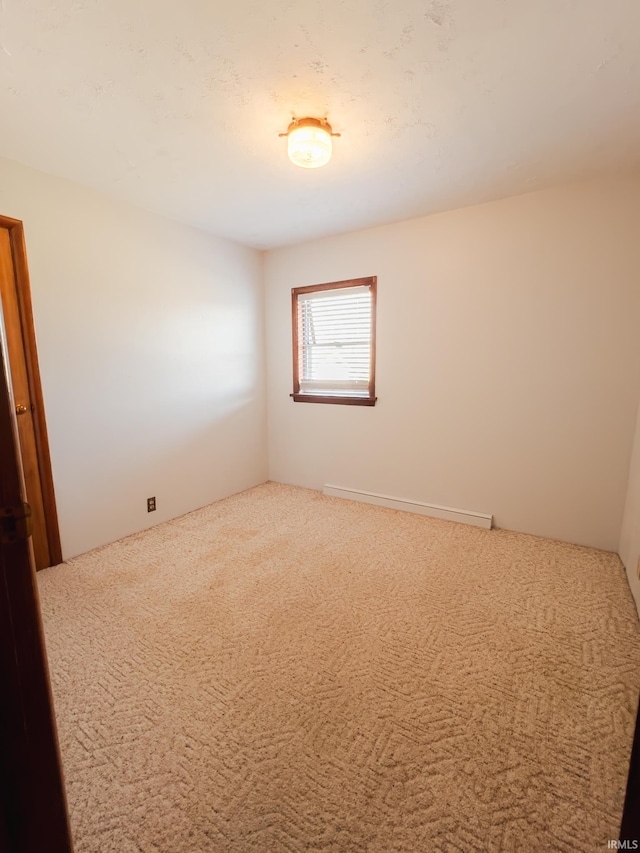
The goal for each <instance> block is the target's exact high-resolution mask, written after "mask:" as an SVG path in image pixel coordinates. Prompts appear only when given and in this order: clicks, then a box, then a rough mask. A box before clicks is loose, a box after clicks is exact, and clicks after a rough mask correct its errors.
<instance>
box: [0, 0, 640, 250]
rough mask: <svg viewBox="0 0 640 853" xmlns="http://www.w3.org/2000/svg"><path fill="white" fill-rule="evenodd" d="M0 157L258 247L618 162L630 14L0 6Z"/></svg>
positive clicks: (581, 9) (627, 108)
mask: <svg viewBox="0 0 640 853" xmlns="http://www.w3.org/2000/svg"><path fill="white" fill-rule="evenodd" d="M292 115H296V116H299V117H302V116H305V115H313V116H324V115H326V116H327V117H328V118H329V120H330V121H331V122H332V124H333V126H334V129H335V130H337V131H340V132H341V133H342V137H341V138H340V139H337V140H336V141H335V143H334V157H333V160H332V161H331V163H330V164H329V165H328V166H326V167H325V168H323V169H320V170H317V171H310V170H303V169H299V168H297V167H295V166H293V165H291V164H290V163H289V161H288V159H287V157H286V141H285V140H283V139H279V138H278V132H279V131H282V130H285V129H286V127H287V124H288V123H289V121H290V120H291V116H292ZM0 155H4V156H5V157H9V158H12V159H15V160H19V161H21V162H23V163H27V164H29V165H32V166H35V167H36V168H39V169H42V170H44V171H47V172H52V173H54V174H57V175H62V176H64V177H67V178H71V179H72V180H75V181H78V182H80V183H83V184H87V185H89V186H92V187H96V188H98V189H101V190H103V191H105V192H107V193H109V194H111V195H114V196H118V197H121V198H124V199H127V200H129V201H131V202H133V203H135V204H138V205H140V206H142V207H145V208H148V209H150V210H155V211H158V212H160V213H163V214H165V215H167V216H170V217H173V218H175V219H180V220H182V221H185V222H188V223H190V224H193V225H196V226H199V227H201V228H205V229H207V230H210V231H212V232H214V233H216V234H219V235H221V236H225V237H230V238H232V239H234V240H238V241H240V242H242V243H247V244H250V245H253V246H257V247H260V248H266V247H273V246H279V245H284V244H290V243H294V242H298V241H300V240H304V239H308V238H312V237H317V236H321V235H325V234H331V233H337V232H341V231H347V230H353V229H356V228H362V227H367V226H371V225H377V224H381V223H385V222H391V221H396V220H399V219H407V218H409V217H413V216H419V215H424V214H427V213H430V212H433V211H436V210H443V209H447V208H452V207H459V206H462V205H467V204H473V203H476V202H479V201H485V200H488V199H491V198H498V197H502V196H507V195H514V194H517V193H521V192H525V191H528V190H532V189H536V188H540V187H544V186H548V185H551V184H555V183H558V182H562V181H566V180H572V179H575V178H581V177H586V176H588V175H592V174H595V173H599V172H603V171H608V170H619V169H624V168H630V167H634V166H636V165H637V164H638V161H639V159H640V2H639V0H606V2H604V0H217V2H216V0H171V2H169V0H0Z"/></svg>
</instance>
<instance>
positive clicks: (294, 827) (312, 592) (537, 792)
mask: <svg viewBox="0 0 640 853" xmlns="http://www.w3.org/2000/svg"><path fill="white" fill-rule="evenodd" d="M39 582H40V592H41V597H42V607H43V611H44V619H45V627H46V635H47V643H48V649H49V657H50V664H51V669H52V678H53V686H54V693H55V700H56V709H57V714H58V721H59V729H60V738H61V745H62V753H63V760H64V766H65V771H66V776H67V787H68V795H69V801H70V811H71V820H72V825H73V830H74V836H75V841H76V853H111V851H113V853H195V852H196V851H221V853H222V852H223V851H238V852H239V851H243V853H244V851H249V853H254V852H255V853H266V851H323V853H325V851H332V853H333V851H335V853H338V851H340V853H360V851H362V853H364V851H368V853H378V851H385V853H386V851H403V853H404V852H405V851H406V853H422V851H424V852H425V853H429V851H447V853H449V851H451V852H452V851H461V853H467V851H492V853H493V851H541V853H542V851H545V853H546V851H567V853H569V851H571V853H576V851H604V850H605V849H607V840H608V839H610V838H617V831H618V825H619V820H620V814H621V810H622V802H623V793H624V784H625V776H626V767H627V761H628V754H629V752H630V747H631V737H632V729H633V715H634V712H635V703H636V701H637V695H638V690H639V688H640V628H639V626H638V623H637V619H636V616H635V612H634V608H633V604H632V600H631V596H630V593H629V591H628V589H627V586H626V582H625V579H624V575H623V570H622V567H621V564H620V562H619V560H618V558H617V557H616V556H615V555H613V554H608V553H604V552H601V551H595V550H591V549H588V548H579V547H574V546H571V545H564V544H561V543H558V542H551V541H548V540H544V539H537V538H534V537H531V536H525V535H521V534H515V533H508V532H504V531H485V530H479V529H476V528H471V527H466V526H462V525H457V524H453V523H450V522H446V521H436V520H432V519H426V518H422V517H419V516H416V515H408V514H405V513H398V512H394V511H392V510H386V509H379V508H376V507H371V506H365V505H363V504H356V503H350V502H346V501H341V500H338V499H334V498H327V497H323V496H322V495H321V494H319V493H317V492H312V491H307V490H305V489H297V488H293V487H288V486H280V485H275V484H266V485H264V486H260V487H258V488H256V489H252V490H250V491H248V492H244V493H243V494H240V495H236V496H234V497H232V498H229V499H227V500H224V501H221V502H220V503H217V504H213V505H212V506H210V507H207V508H205V509H202V510H199V511H197V512H194V513H191V514H190V515H187V516H184V517H183V518H180V519H177V520H175V521H172V522H168V523H166V524H162V525H160V526H159V527H156V528H154V529H152V530H149V531H147V532H145V533H141V534H137V535H135V536H131V537H130V538H128V539H125V540H123V541H120V542H116V543H115V544H113V545H109V546H107V547H104V548H101V549H99V550H97V551H93V552H91V553H89V554H86V555H84V556H82V557H78V558H77V559H75V560H71V561H70V562H69V563H66V564H64V565H62V566H60V567H56V568H52V569H47V570H46V571H44V572H41V573H40V576H39ZM43 853H44V852H43Z"/></svg>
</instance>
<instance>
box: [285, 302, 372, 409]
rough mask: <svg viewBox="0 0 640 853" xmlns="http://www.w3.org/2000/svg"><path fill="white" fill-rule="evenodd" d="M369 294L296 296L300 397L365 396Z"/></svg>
mask: <svg viewBox="0 0 640 853" xmlns="http://www.w3.org/2000/svg"><path fill="white" fill-rule="evenodd" d="M371 344H372V294H371V288H370V287H367V286H355V287H342V288H337V289H335V290H317V291H312V292H310V293H299V294H298V371H299V377H298V378H299V382H300V393H301V394H311V395H314V394H316V395H320V396H322V395H327V394H330V395H331V396H343V397H368V396H369V394H370V382H371V368H372V364H371V362H372V358H371V356H372V346H371Z"/></svg>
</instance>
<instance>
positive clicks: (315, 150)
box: [279, 118, 340, 169]
mask: <svg viewBox="0 0 640 853" xmlns="http://www.w3.org/2000/svg"><path fill="white" fill-rule="evenodd" d="M279 135H280V136H286V137H287V153H288V154H289V159H290V160H291V162H292V163H295V165H296V166H301V167H302V168H303V169H317V168H318V167H319V166H324V165H325V164H326V163H328V162H329V160H330V159H331V151H332V148H333V143H332V139H331V138H332V137H333V136H340V134H339V133H334V132H333V131H332V130H331V125H330V124H329V122H328V121H327V120H326V119H324V118H294V119H293V121H292V122H291V124H290V125H289V127H288V128H287V132H286V133H281V134H279Z"/></svg>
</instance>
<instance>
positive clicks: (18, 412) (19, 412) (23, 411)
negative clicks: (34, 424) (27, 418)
mask: <svg viewBox="0 0 640 853" xmlns="http://www.w3.org/2000/svg"><path fill="white" fill-rule="evenodd" d="M28 411H29V408H28V407H27V406H23V405H22V404H20V405H19V406H16V415H26V413H27V412H28Z"/></svg>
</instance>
